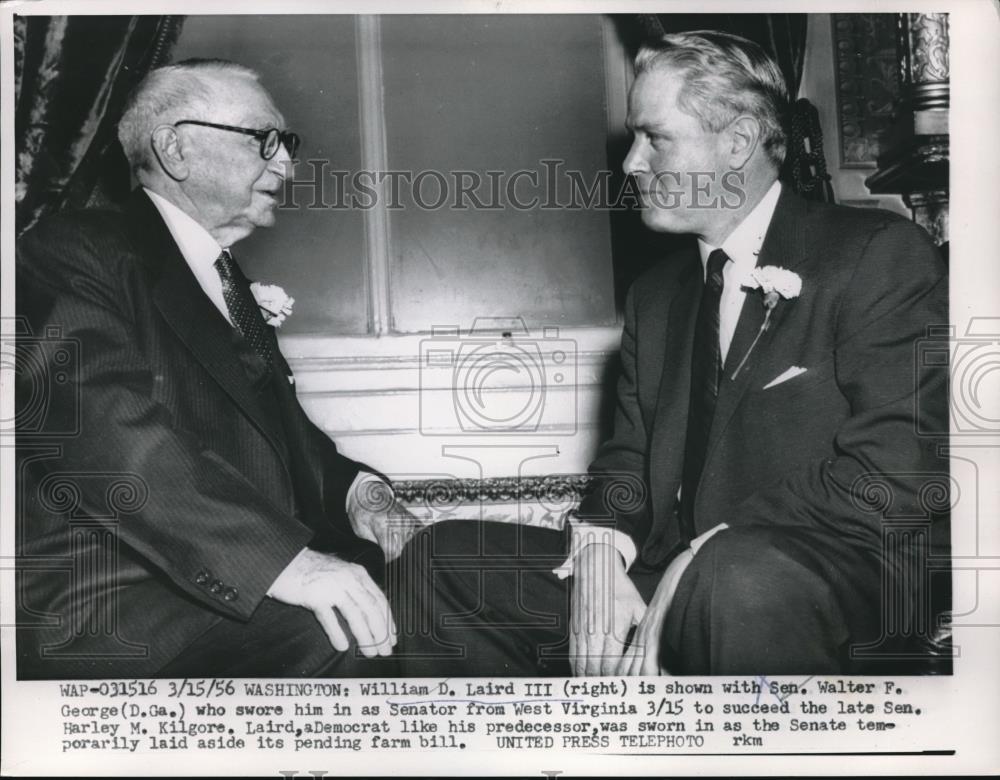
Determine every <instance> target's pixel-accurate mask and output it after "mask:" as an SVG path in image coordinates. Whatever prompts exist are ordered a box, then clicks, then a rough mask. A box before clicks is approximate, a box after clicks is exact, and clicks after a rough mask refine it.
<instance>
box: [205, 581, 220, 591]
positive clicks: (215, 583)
mask: <svg viewBox="0 0 1000 780" xmlns="http://www.w3.org/2000/svg"><path fill="white" fill-rule="evenodd" d="M208 590H209V591H210V592H211V593H222V580H212V584H211V585H209V586H208Z"/></svg>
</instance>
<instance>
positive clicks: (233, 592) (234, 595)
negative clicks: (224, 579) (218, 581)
mask: <svg viewBox="0 0 1000 780" xmlns="http://www.w3.org/2000/svg"><path fill="white" fill-rule="evenodd" d="M239 597H240V592H239V591H238V590H237V589H236V588H226V592H225V593H223V594H222V598H224V599H225V600H226V601H236V599H238V598H239Z"/></svg>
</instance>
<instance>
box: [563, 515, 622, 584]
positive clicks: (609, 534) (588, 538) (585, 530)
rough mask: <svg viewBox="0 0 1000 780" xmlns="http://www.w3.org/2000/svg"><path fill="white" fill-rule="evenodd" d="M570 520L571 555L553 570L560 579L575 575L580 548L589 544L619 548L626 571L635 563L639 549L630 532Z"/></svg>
mask: <svg viewBox="0 0 1000 780" xmlns="http://www.w3.org/2000/svg"><path fill="white" fill-rule="evenodd" d="M568 522H569V523H570V531H569V539H570V547H569V556H568V557H567V558H566V560H565V561H563V563H562V565H561V566H558V567H557V568H555V569H553V570H552V573H553V574H555V575H556V576H557V577H558V578H559V579H561V580H564V579H566V578H567V577H571V576H573V562H574V561H575V559H576V556H577V555H578V554H579V552H580V550H582V549H583V548H584V547H586V546H587V545H589V544H610V545H612V546H613V547H614V548H615V549H616V550H618V553H619V555H621V556H622V560H623V561H624V562H625V570H626V571H628V569H629V568H630V567H631V566H632V564H633V563H635V558H636V555H637V554H638V551H637V550H636V548H635V542H633V541H632V538H631V537H630V536H629V535H628V534H626V533H624V532H622V531H619V530H617V529H614V528H604V527H602V526H599V525H590V524H589V523H584V522H579V521H573V520H572V519H570V520H569V521H568Z"/></svg>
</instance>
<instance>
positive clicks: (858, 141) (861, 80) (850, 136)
mask: <svg viewBox="0 0 1000 780" xmlns="http://www.w3.org/2000/svg"><path fill="white" fill-rule="evenodd" d="M896 35H897V29H896V15H895V14H833V39H834V56H835V57H836V65H837V67H836V75H837V119H838V122H837V124H838V128H839V130H840V164H841V166H842V167H844V168H872V167H874V166H875V163H876V161H877V159H878V156H879V154H880V153H881V152H883V151H884V139H883V136H884V135H885V133H886V131H887V130H888V129H889V126H890V124H891V122H892V110H893V104H894V102H895V101H896V100H897V99H898V97H899V92H900V74H899V60H898V58H897V55H896Z"/></svg>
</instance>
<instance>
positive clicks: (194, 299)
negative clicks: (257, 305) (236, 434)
mask: <svg viewBox="0 0 1000 780" xmlns="http://www.w3.org/2000/svg"><path fill="white" fill-rule="evenodd" d="M127 212H128V214H129V217H130V220H129V222H130V225H131V226H133V228H134V238H135V240H136V243H137V244H138V245H139V246H140V247H142V249H143V253H144V257H146V258H149V259H154V262H155V263H156V264H157V266H158V275H157V277H156V280H155V282H154V284H153V300H154V301H155V303H156V307H157V308H158V309H159V311H160V313H161V314H162V315H163V319H164V321H165V322H166V323H167V325H169V326H170V328H171V329H172V330H173V331H174V333H176V334H177V336H178V337H179V338H180V340H181V341H182V342H183V343H184V345H185V346H186V347H187V348H188V350H189V351H190V352H191V354H192V355H193V356H194V358H195V359H196V360H198V362H199V363H201V364H202V366H204V367H205V369H206V370H207V371H208V373H209V374H210V375H211V376H212V378H213V379H215V381H216V382H218V384H219V385H220V386H221V387H222V389H223V390H225V392H226V393H227V394H228V395H229V396H230V397H231V398H232V399H233V401H234V402H235V403H236V404H237V406H239V407H240V409H241V410H242V411H243V412H244V413H245V414H246V415H247V417H248V418H250V420H251V421H252V422H253V423H254V424H255V425H256V426H257V427H258V428H259V429H260V430H261V432H262V433H263V434H264V435H265V436H266V437H267V439H268V440H269V441H270V443H271V445H272V446H273V447H274V449H275V451H276V452H277V453H278V455H279V457H280V458H281V460H282V463H284V465H285V468H286V469H287V467H288V464H287V463H286V462H285V456H284V451H283V450H284V448H283V447H282V446H281V438H282V437H281V433H280V431H279V430H278V429H277V428H276V423H277V421H276V420H274V419H273V418H272V417H271V416H269V415H267V414H265V413H264V410H263V409H262V408H261V406H260V403H259V401H258V400H257V397H256V392H255V390H254V388H253V386H252V385H251V383H250V381H249V379H248V377H247V373H246V370H245V369H244V367H243V364H242V363H241V361H240V358H239V356H238V355H237V353H236V350H235V349H234V348H233V343H232V339H233V328H232V326H231V325H230V324H229V323H228V322H227V321H226V319H225V317H223V316H222V315H221V314H220V313H219V311H218V309H216V308H215V306H214V305H213V304H212V302H211V300H209V298H208V296H207V295H205V292H204V291H203V290H202V289H201V286H200V285H199V284H198V280H197V279H196V278H195V276H194V273H192V271H191V269H190V267H189V266H188V264H187V262H186V261H185V260H184V257H183V255H182V254H181V252H180V250H179V249H178V247H177V244H176V243H175V242H174V239H173V236H171V235H170V231H169V230H168V229H167V226H166V225H165V224H164V222H163V219H162V217H160V213H159V211H157V209H156V207H155V206H154V205H153V203H152V201H150V200H149V198H148V197H147V196H146V195H145V194H144V193H143V192H141V191H138V192H136V193H135V194H134V195H133V197H132V200H131V201H130V203H129V205H128V207H127Z"/></svg>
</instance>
